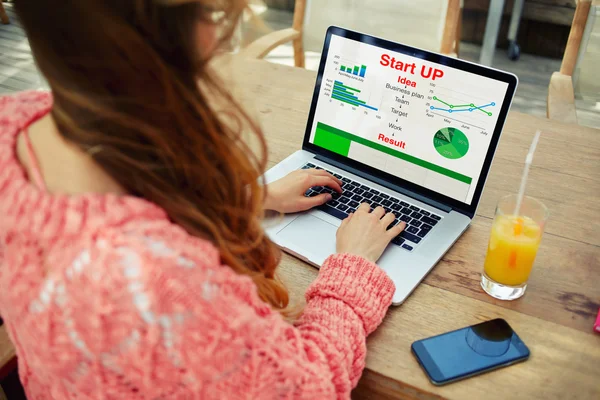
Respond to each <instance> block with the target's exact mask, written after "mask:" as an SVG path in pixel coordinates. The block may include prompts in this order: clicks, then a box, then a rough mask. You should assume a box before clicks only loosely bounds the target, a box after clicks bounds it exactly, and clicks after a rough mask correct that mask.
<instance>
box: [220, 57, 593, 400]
mask: <svg viewBox="0 0 600 400" xmlns="http://www.w3.org/2000/svg"><path fill="white" fill-rule="evenodd" d="M232 60H233V61H232ZM218 65H219V69H220V71H222V72H223V74H224V76H227V77H229V78H226V80H227V81H228V83H232V84H234V85H235V88H236V89H235V93H236V97H237V98H239V99H240V101H242V102H243V103H244V104H245V105H246V107H247V108H248V109H249V110H250V112H251V113H252V114H253V115H255V116H256V117H257V118H258V119H259V120H260V122H261V125H262V127H263V129H264V132H265V134H266V136H267V139H268V143H269V165H270V166H273V165H275V164H276V163H277V162H279V161H281V160H282V159H284V158H285V157H287V156H288V155H290V154H291V153H293V152H294V151H296V150H297V149H299V148H300V147H301V143H302V137H303V134H304V131H305V127H306V119H307V115H308V110H309V106H310V100H311V96H312V92H313V89H314V83H315V73H314V72H311V71H306V70H302V69H297V68H296V69H294V68H290V67H285V66H281V65H276V64H269V63H267V62H264V61H255V60H242V59H241V58H232V59H230V58H224V59H222V60H219V62H218ZM231 77H233V78H231ZM536 129H541V130H542V137H541V139H540V142H539V145H538V149H537V152H536V155H535V158H534V160H533V166H532V167H531V171H530V181H529V185H528V189H527V193H528V194H529V195H531V196H534V197H536V198H538V199H540V200H542V201H543V202H544V203H545V204H546V205H547V206H548V208H549V209H550V213H551V216H550V220H549V222H548V224H547V228H546V233H545V235H544V238H543V240H542V244H541V247H540V250H539V253H538V257H537V259H536V262H535V266H534V268H533V272H532V274H531V278H530V281H529V288H528V290H527V293H526V294H525V296H524V297H523V298H521V299H519V300H516V301H512V302H505V301H499V300H496V299H493V298H492V297H490V296H488V295H486V294H485V293H484V292H483V291H482V289H481V287H480V286H479V280H480V274H481V271H482V268H483V261H484V257H485V252H486V248H487V242H488V239H489V232H490V228H491V222H492V218H493V215H494V209H495V205H496V203H497V201H498V199H499V198H500V197H501V196H503V195H505V194H509V193H515V192H516V191H517V190H518V186H519V179H520V175H521V172H522V170H523V166H524V160H525V155H526V154H527V150H528V148H529V145H530V143H531V140H532V138H533V135H534V133H535V131H536ZM598 198H600V131H598V130H595V129H592V128H585V127H581V126H577V125H568V124H561V123H557V122H554V121H549V120H547V119H544V118H537V117H533V116H529V115H524V114H520V113H515V112H512V113H510V115H509V118H508V120H507V122H506V125H505V129H504V132H503V135H502V138H501V140H500V145H499V148H498V152H497V155H496V158H495V160H494V164H493V166H492V170H491V172H490V175H489V177H488V181H487V184H486V189H485V191H484V195H483V197H482V200H481V203H480V206H479V209H478V211H477V216H476V217H475V218H474V220H473V223H472V224H471V227H470V228H469V229H468V230H467V232H466V233H465V234H464V235H463V236H462V237H461V238H460V239H459V240H458V242H457V243H456V245H455V246H453V247H452V248H451V249H450V251H449V252H448V253H447V254H446V255H445V257H444V258H443V260H442V261H441V262H440V263H439V264H438V265H437V266H436V267H435V268H434V269H433V271H432V272H431V273H430V274H429V276H428V277H427V278H426V279H425V280H424V283H423V284H421V285H420V286H419V287H418V288H417V290H416V291H415V292H414V293H413V295H411V297H410V298H409V299H408V300H407V301H406V302H405V303H404V304H403V305H402V306H400V307H395V308H392V309H390V311H389V313H388V315H387V317H386V319H385V321H384V323H383V324H382V326H381V327H380V328H379V329H378V330H377V331H376V333H375V334H373V335H372V336H371V337H370V338H369V340H368V347H369V353H368V357H367V369H366V370H365V373H364V376H363V379H362V380H361V382H360V384H359V387H358V388H357V390H356V391H355V394H354V396H353V398H369V399H371V398H381V399H388V398H419V399H421V398H440V397H441V398H456V399H475V398H486V399H495V398H498V399H500V398H502V399H504V398H513V399H533V398H546V399H562V398H570V399H591V398H600V381H599V380H598V378H599V377H600V372H599V371H600V336H599V335H595V334H594V333H592V325H593V322H594V320H595V316H596V314H597V313H598V308H599V307H600V289H599V286H598V283H599V282H600V224H599V223H598V221H597V218H595V215H596V210H597V199H598ZM398 268H410V266H401V265H399V266H398ZM317 273H318V271H317V270H316V269H315V268H313V267H311V266H309V265H307V264H305V263H303V262H302V261H300V260H297V259H295V258H293V257H291V256H288V255H285V256H284V258H283V261H282V265H281V268H280V274H281V276H282V278H283V279H284V282H286V284H287V286H288V288H289V289H290V291H291V293H292V298H293V299H294V300H295V301H297V302H300V303H301V302H302V301H303V293H304V290H305V289H306V287H307V286H308V285H309V283H310V282H311V281H312V280H313V279H314V278H315V277H316V275H317ZM498 317H500V318H505V319H506V320H507V321H508V322H509V323H510V324H511V325H512V326H513V327H514V329H515V330H516V331H517V332H518V333H519V334H520V336H521V337H522V338H523V340H524V341H525V342H526V343H527V344H528V346H529V347H530V349H531V354H532V355H531V358H530V360H529V361H527V362H525V363H522V364H519V365H515V366H511V367H510V368H505V369H502V370H498V371H495V372H493V373H489V374H485V375H482V376H479V377H477V378H473V379H469V380H466V381H463V382H457V383H454V384H451V385H448V386H445V387H436V386H434V385H432V384H431V383H429V381H428V380H427V378H426V377H425V375H424V373H423V372H422V370H421V369H420V368H419V366H418V364H417V362H416V361H415V359H414V358H413V356H412V355H411V352H410V344H411V343H412V342H413V341H415V340H418V339H422V338H425V337H428V336H431V335H435V334H439V333H443V332H446V331H449V330H453V329H457V328H461V327H464V326H467V325H470V324H474V323H477V322H481V321H485V320H489V319H493V318H498ZM507 396H508V397H507Z"/></svg>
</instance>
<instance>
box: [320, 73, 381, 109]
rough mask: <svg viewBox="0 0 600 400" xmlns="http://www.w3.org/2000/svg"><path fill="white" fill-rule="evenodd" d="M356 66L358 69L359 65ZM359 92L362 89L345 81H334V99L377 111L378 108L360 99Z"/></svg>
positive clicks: (332, 94)
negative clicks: (345, 83)
mask: <svg viewBox="0 0 600 400" xmlns="http://www.w3.org/2000/svg"><path fill="white" fill-rule="evenodd" d="M354 68H355V69H356V68H357V67H354ZM359 93H360V90H358V89H355V88H353V87H350V86H347V85H344V83H342V82H340V81H334V83H333V91H332V92H331V98H332V99H334V100H338V101H341V102H343V103H347V104H350V105H353V106H355V107H365V108H368V109H369V110H374V111H377V108H375V107H372V106H370V105H368V104H366V102H365V101H363V100H360V99H359V98H358V96H359V95H358V94H359Z"/></svg>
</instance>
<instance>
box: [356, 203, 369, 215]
mask: <svg viewBox="0 0 600 400" xmlns="http://www.w3.org/2000/svg"><path fill="white" fill-rule="evenodd" d="M370 210H371V206H370V205H369V203H362V204H361V205H360V206H358V208H357V209H356V212H359V211H360V212H364V213H368V212H369V211H370Z"/></svg>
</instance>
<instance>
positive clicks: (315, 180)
mask: <svg viewBox="0 0 600 400" xmlns="http://www.w3.org/2000/svg"><path fill="white" fill-rule="evenodd" d="M313 186H328V187H330V188H332V189H333V190H335V191H336V192H338V193H342V187H341V185H340V184H339V183H338V181H337V180H336V179H335V177H333V176H331V175H329V176H322V175H313V176H311V178H310V187H313Z"/></svg>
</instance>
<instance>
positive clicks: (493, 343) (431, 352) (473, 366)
mask: <svg viewBox="0 0 600 400" xmlns="http://www.w3.org/2000/svg"><path fill="white" fill-rule="evenodd" d="M411 347H412V352H413V354H414V355H415V357H416V358H417V360H418V361H419V364H421V367H422V368H423V369H424V370H425V373H426V374H427V375H428V376H429V380H430V381H431V382H432V383H433V384H434V385H445V384H447V383H451V382H455V381H459V380H461V379H465V378H469V377H471V376H475V375H479V374H482V373H484V372H488V371H492V370H494V369H498V368H502V367H506V366H508V365H511V364H515V363H518V362H520V361H525V360H527V359H528V358H529V349H528V348H527V346H526V345H525V343H523V341H522V340H521V339H520V338H519V335H517V334H516V333H515V331H513V329H512V328H511V327H510V325H508V323H507V322H506V321H505V320H503V319H494V320H491V321H487V322H483V323H481V324H477V325H472V326H468V327H466V328H462V329H458V330H456V331H452V332H448V333H443V334H441V335H438V336H433V337H430V338H427V339H423V340H418V341H416V342H414V343H413V344H412V346H411Z"/></svg>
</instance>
